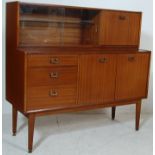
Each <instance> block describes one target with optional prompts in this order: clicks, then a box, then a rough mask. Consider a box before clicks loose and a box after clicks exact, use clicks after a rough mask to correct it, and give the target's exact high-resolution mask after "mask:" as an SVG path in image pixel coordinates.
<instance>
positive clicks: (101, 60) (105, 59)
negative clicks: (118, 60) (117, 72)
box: [99, 58, 108, 63]
mask: <svg viewBox="0 0 155 155" xmlns="http://www.w3.org/2000/svg"><path fill="white" fill-rule="evenodd" d="M107 61H108V59H107V58H100V59H99V62H100V63H106V62H107Z"/></svg>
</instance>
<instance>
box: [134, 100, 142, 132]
mask: <svg viewBox="0 0 155 155" xmlns="http://www.w3.org/2000/svg"><path fill="white" fill-rule="evenodd" d="M140 112H141V101H139V102H137V103H136V121H135V128H136V130H139V121H140Z"/></svg>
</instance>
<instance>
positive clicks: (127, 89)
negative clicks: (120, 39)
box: [115, 53, 150, 100]
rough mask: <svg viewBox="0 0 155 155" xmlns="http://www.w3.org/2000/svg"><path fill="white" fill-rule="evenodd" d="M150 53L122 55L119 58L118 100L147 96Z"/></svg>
mask: <svg viewBox="0 0 155 155" xmlns="http://www.w3.org/2000/svg"><path fill="white" fill-rule="evenodd" d="M149 60H150V54H149V53H141V54H129V55H128V54H121V55H119V56H118V57H117V76H116V94H115V97H116V100H125V99H138V98H144V97H146V96H147V82H148V72H149Z"/></svg>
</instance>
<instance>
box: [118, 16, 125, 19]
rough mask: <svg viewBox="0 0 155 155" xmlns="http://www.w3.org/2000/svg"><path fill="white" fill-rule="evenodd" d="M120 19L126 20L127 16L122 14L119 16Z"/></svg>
mask: <svg viewBox="0 0 155 155" xmlns="http://www.w3.org/2000/svg"><path fill="white" fill-rule="evenodd" d="M118 19H120V20H125V19H126V17H125V16H121V15H120V16H119V17H118Z"/></svg>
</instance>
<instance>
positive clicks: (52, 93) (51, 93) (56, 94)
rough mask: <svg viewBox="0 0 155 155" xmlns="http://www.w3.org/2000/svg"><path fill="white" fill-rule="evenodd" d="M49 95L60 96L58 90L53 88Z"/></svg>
mask: <svg viewBox="0 0 155 155" xmlns="http://www.w3.org/2000/svg"><path fill="white" fill-rule="evenodd" d="M49 95H50V96H51V97H56V96H58V92H57V91H56V90H51V91H50V92H49Z"/></svg>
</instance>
